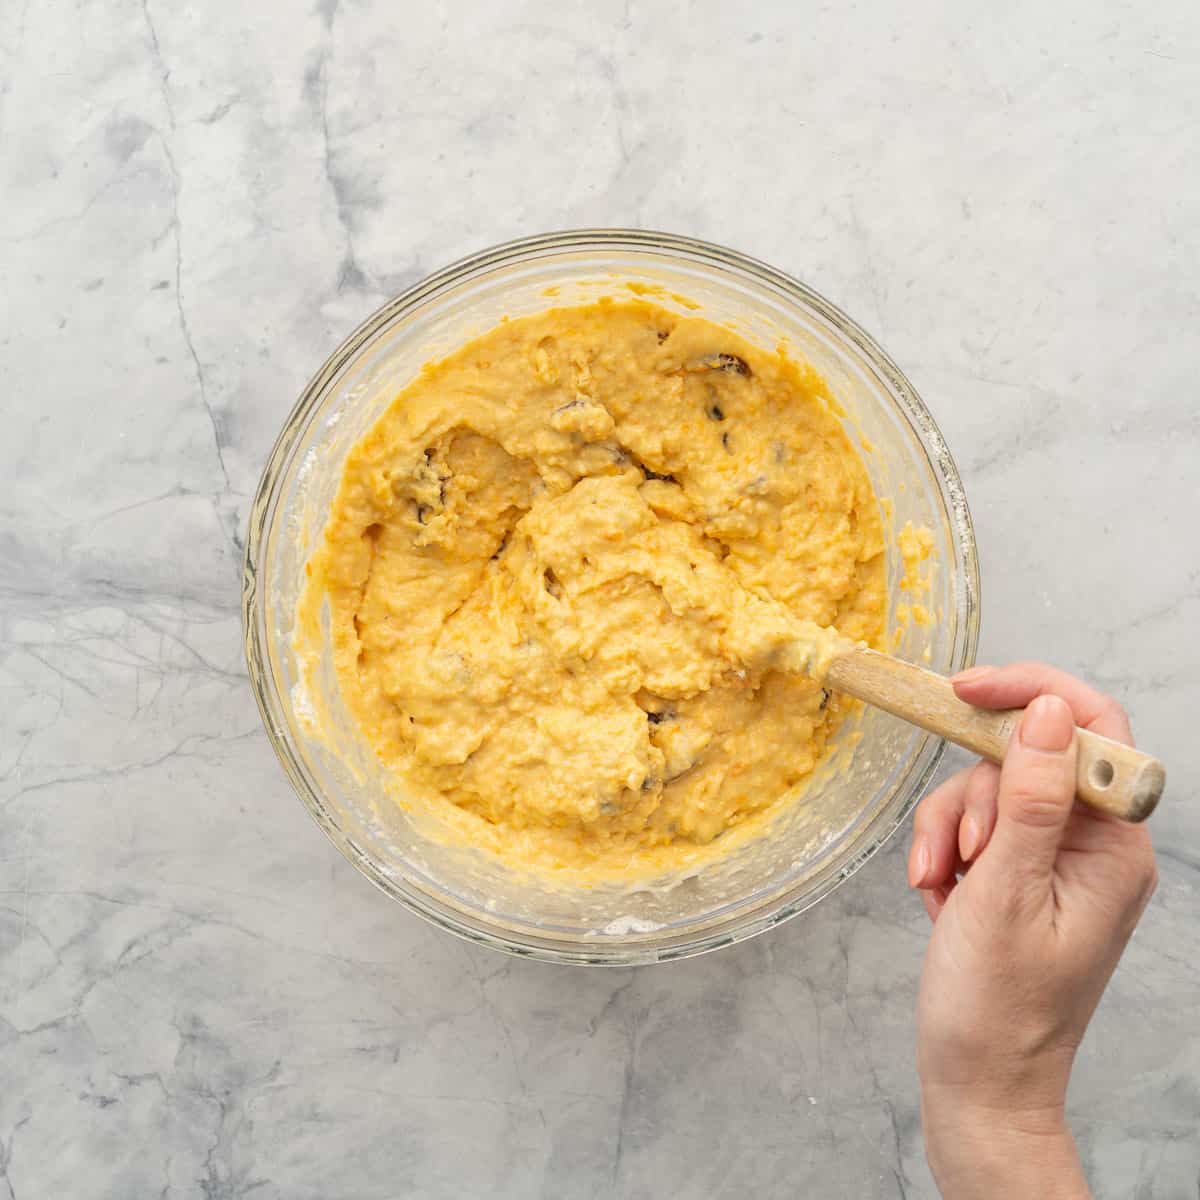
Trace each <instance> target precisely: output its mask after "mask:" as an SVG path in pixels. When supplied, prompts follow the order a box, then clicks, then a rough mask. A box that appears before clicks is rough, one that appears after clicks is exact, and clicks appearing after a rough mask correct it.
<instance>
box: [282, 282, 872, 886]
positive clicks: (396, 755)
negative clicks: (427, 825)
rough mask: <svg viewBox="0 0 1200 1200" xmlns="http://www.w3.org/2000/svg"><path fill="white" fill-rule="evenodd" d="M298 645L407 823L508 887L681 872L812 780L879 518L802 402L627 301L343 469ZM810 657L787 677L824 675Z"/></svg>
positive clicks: (433, 389)
mask: <svg viewBox="0 0 1200 1200" xmlns="http://www.w3.org/2000/svg"><path fill="white" fill-rule="evenodd" d="M309 572H310V579H309V583H308V586H307V589H306V592H305V596H304V599H303V601H302V606H301V607H302V610H301V627H302V628H308V630H309V631H310V633H311V632H312V631H313V630H315V628H316V625H317V622H318V620H319V614H320V611H321V608H322V606H323V605H324V604H325V603H326V602H327V603H328V619H329V622H330V636H331V641H332V647H333V653H334V658H335V666H336V671H337V676H338V679H339V681H340V686H341V691H342V696H343V698H344V700H345V702H346V704H347V706H348V708H349V710H350V712H351V713H352V715H353V716H354V718H355V719H356V720H357V721H358V723H359V724H360V726H361V729H362V731H363V733H364V735H365V737H366V738H367V739H368V741H369V742H370V743H371V745H372V746H373V747H374V749H375V751H376V753H377V754H378V755H379V757H380V759H381V760H382V762H383V763H384V764H385V766H386V767H388V768H389V769H391V770H394V771H395V772H396V773H397V774H398V775H399V776H400V778H401V779H402V780H403V783H404V788H405V791H406V793H407V794H408V795H410V796H411V797H412V801H411V803H412V804H414V805H416V806H420V807H422V808H424V809H426V810H427V811H428V812H429V813H430V814H431V815H433V816H435V817H438V816H440V817H441V818H443V823H444V824H445V825H446V827H447V828H448V829H452V830H453V831H454V835H455V836H457V837H465V838H467V839H470V840H472V841H474V842H476V843H477V844H478V845H480V846H481V847H484V848H486V849H489V850H491V851H494V852H496V853H498V854H500V855H502V856H505V857H508V858H510V859H511V860H512V861H514V862H517V861H519V862H521V863H524V864H526V865H529V864H538V865H542V866H545V867H551V868H567V869H578V870H584V869H594V868H601V869H611V870H616V871H636V870H637V869H638V868H639V867H643V866H645V867H651V866H652V867H654V868H655V869H661V868H669V867H671V866H672V865H673V864H676V863H683V862H688V861H694V860H695V858H696V857H697V853H698V852H699V851H700V850H701V849H702V848H705V847H708V846H709V845H710V844H711V843H713V842H714V840H715V839H717V838H719V837H721V835H723V834H725V833H726V832H728V831H730V830H732V829H734V828H735V827H745V826H746V825H747V824H748V823H755V822H758V823H761V822H762V821H764V820H765V819H766V818H767V817H768V816H769V815H770V814H772V813H773V812H775V811H778V808H779V806H780V805H781V804H783V803H787V802H789V797H790V796H792V795H794V793H795V789H796V785H798V784H799V783H801V782H802V781H803V780H804V779H805V777H806V776H807V775H808V774H809V773H810V772H811V771H812V770H813V767H814V765H815V764H816V762H817V761H818V760H819V759H820V757H821V755H822V753H823V752H824V750H825V748H826V745H827V743H828V740H829V737H830V735H831V733H832V731H833V730H834V728H835V727H836V725H837V723H838V721H839V719H840V718H841V717H842V716H844V713H845V710H846V707H847V702H845V701H842V700H840V699H839V698H837V697H836V696H831V695H830V694H829V693H828V692H826V691H824V690H823V689H822V688H821V687H820V685H819V684H818V683H816V682H814V681H813V680H812V679H810V678H806V677H804V676H802V675H799V674H796V673H795V672H794V670H792V669H784V668H785V667H794V666H795V665H796V664H795V663H794V662H790V663H788V662H785V661H784V660H785V658H786V653H785V651H786V648H787V644H788V639H789V637H794V636H796V630H802V629H811V628H812V626H811V625H808V624H805V623H810V622H811V623H816V625H819V626H836V629H837V631H838V632H839V633H840V634H841V635H843V636H844V637H847V638H850V639H852V640H855V641H864V642H867V643H869V644H877V643H878V641H879V638H880V634H881V631H882V625H883V614H884V609H885V581H884V558H883V540H882V530H881V525H880V517H879V505H878V503H877V501H876V498H875V496H874V495H873V493H872V491H871V487H870V484H869V482H868V479H867V475H866V472H865V470H864V468H863V465H862V463H861V462H860V460H859V459H858V457H857V455H856V453H855V451H854V449H853V447H852V446H851V444H850V442H849V440H848V439H847V437H846V435H845V433H844V432H843V431H842V427H841V423H840V421H839V419H838V417H837V414H836V412H835V411H834V409H833V407H832V405H831V402H830V400H829V398H828V395H827V392H826V389H825V386H824V384H823V382H822V381H821V379H820V378H819V377H818V376H817V375H816V374H815V373H814V372H812V371H811V369H808V368H806V367H804V366H802V365H799V364H797V363H796V362H794V361H792V360H790V359H788V358H787V357H785V356H784V355H782V354H777V353H769V352H765V351H763V350H761V349H759V348H757V347H754V346H752V345H750V344H749V343H747V342H746V341H744V340H743V339H741V338H740V337H738V336H737V335H736V334H734V333H733V332H731V331H730V330H728V329H726V328H723V327H720V326H718V325H715V324H712V323H710V322H708V321H705V320H702V319H700V318H697V317H690V316H689V317H680V316H678V315H676V314H674V313H672V312H668V311H667V310H666V309H663V308H660V307H658V306H656V305H653V304H650V303H647V302H644V301H633V302H618V301H603V302H600V303H597V304H594V305H588V306H586V307H578V308H562V309H554V310H551V311H548V312H544V313H540V314H538V315H535V316H532V317H527V318H522V319H519V320H512V321H508V322H505V323H503V324H501V325H500V326H499V327H497V328H496V329H493V330H492V331H491V332H489V333H487V334H486V335H484V336H483V337H481V338H479V339H478V340H477V341H475V342H472V343H471V344H470V345H468V346H466V347H464V348H463V349H461V350H459V351H458V352H456V353H454V354H453V355H451V356H450V357H449V358H447V359H445V360H443V361H441V362H439V363H436V364H433V365H431V366H428V367H426V368H425V369H424V370H423V371H422V373H421V374H420V375H419V377H418V378H417V379H416V380H415V381H414V382H413V383H412V384H411V385H409V386H408V387H407V388H406V389H405V390H404V392H403V393H402V394H401V395H400V396H399V397H398V398H397V399H396V401H395V402H394V403H393V404H392V406H391V407H390V408H389V409H388V410H387V412H386V413H385V414H384V415H383V417H381V418H380V420H379V421H378V423H377V424H376V425H375V426H374V428H373V429H372V430H371V431H370V432H369V433H368V434H367V435H366V436H365V437H364V438H363V439H362V441H361V442H360V443H359V444H358V445H357V446H356V447H355V448H354V449H353V450H352V452H351V454H350V455H349V458H348V460H347V463H346V468H345V475H344V478H343V480H342V483H341V488H340V491H339V493H338V496H337V499H336V502H335V504H334V506H333V510H332V512H331V513H330V516H329V520H328V523H327V525H326V530H325V537H324V541H323V544H322V546H321V548H320V549H319V551H318V552H317V553H316V555H315V556H314V558H313V560H312V562H310V564H309ZM819 651H820V647H815V648H814V646H813V645H809V646H807V647H806V648H805V653H807V654H809V655H813V654H819Z"/></svg>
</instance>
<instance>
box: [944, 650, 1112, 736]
mask: <svg viewBox="0 0 1200 1200" xmlns="http://www.w3.org/2000/svg"><path fill="white" fill-rule="evenodd" d="M951 683H953V684H954V691H955V694H956V695H957V696H958V698H959V699H960V700H965V701H966V702H967V703H968V704H974V705H976V706H977V707H979V708H1024V707H1025V706H1026V705H1028V704H1029V703H1030V702H1031V701H1032V700H1034V699H1035V698H1036V697H1038V696H1060V697H1061V698H1062V699H1063V700H1065V701H1066V702H1067V704H1068V705H1069V706H1070V709H1071V713H1072V715H1073V716H1074V718H1075V724H1076V725H1079V726H1081V727H1082V728H1083V729H1088V730H1091V732H1092V733H1099V734H1102V735H1103V736H1104V737H1109V738H1112V739H1113V740H1114V741H1118V742H1124V743H1125V744H1126V745H1127V746H1132V745H1133V731H1132V730H1131V729H1130V727H1129V718H1128V717H1127V716H1126V715H1125V710H1124V709H1123V708H1122V707H1121V706H1120V704H1118V703H1117V701H1116V700H1114V699H1113V698H1112V697H1111V696H1106V695H1105V694H1104V693H1103V692H1098V691H1096V689H1095V688H1093V687H1090V686H1089V685H1088V684H1086V683H1084V682H1083V680H1082V679H1076V678H1075V676H1074V675H1068V674H1067V672H1066V671H1060V670H1058V669H1057V668H1055V667H1048V666H1046V664H1045V663H1036V662H1023V663H1011V664H1009V665H1008V666H1007V667H976V668H974V669H973V670H971V671H964V672H963V673H962V674H961V675H956V676H955V677H954V678H953V679H952V680H951Z"/></svg>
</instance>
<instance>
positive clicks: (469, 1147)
mask: <svg viewBox="0 0 1200 1200" xmlns="http://www.w3.org/2000/svg"><path fill="white" fill-rule="evenodd" d="M1198 113H1200V9H1197V6H1196V5H1195V4H1193V3H1189V2H1185V0H1169V2H1162V3H1156V4H1144V3H1134V2H1129V0H1122V2H1113V3H1106V4H1103V5H1097V4H1095V3H1092V2H1091V0H1087V2H1078V0H1073V2H1071V3H1063V2H1060V0H1054V2H1051V3H1047V2H1046V0H1040V2H1038V3H1024V2H1021V0H1017V2H1014V3H1007V4H1003V5H996V4H993V3H990V2H989V0H969V2H965V3H959V4H943V3H935V2H933V0H910V2H909V3H906V4H904V5H890V4H882V3H880V4H870V3H860V4H858V5H823V6H816V5H802V4H793V3H786V2H780V3H742V4H737V5H731V4H725V3H718V2H716V0H697V2H696V3H691V4H688V3H682V2H667V3H663V2H660V3H656V4H651V3H650V2H649V0H628V2H626V3H624V4H611V3H606V2H602V0H595V2H593V3H589V4H586V5H584V4H563V3H557V2H554V0H530V2H527V3H519V2H516V0H508V2H504V3H499V2H488V0H473V2H471V3H463V2H459V3H453V4H451V3H435V2H430V3H423V4H397V3H385V2H382V0H379V2H375V3H371V2H368V0H340V2H339V0H319V3H316V4H314V5H313V7H311V8H306V7H304V6H303V5H300V4H288V3H283V2H278V0H277V2H276V3H265V2H255V0H242V2H240V3H235V2H233V0H219V2H212V3H206V4H188V3H183V2H181V0H141V2H139V0H110V2H107V3H99V2H96V3H90V4H89V3H78V2H65V0H3V2H0V383H2V391H0V405H2V406H3V421H2V424H0V430H2V432H0V1080H2V1081H3V1083H2V1085H0V1198H3V1200H13V1198H15V1200H31V1198H34V1200H45V1198H51V1200H65V1198H73V1197H138V1198H140V1197H172V1198H174V1197H205V1198H208V1200H216V1198H218V1197H220V1198H224V1200H232V1198H233V1197H243V1196H250V1197H254V1198H255V1200H267V1198H269V1197H312V1198H321V1200H327V1198H330V1197H342V1196H346V1197H363V1198H372V1197H393V1196H420V1197H431V1198H441V1197H483V1196H503V1197H527V1196H529V1197H533V1196H542V1197H553V1198H555V1200H558V1198H574V1197H581V1198H582V1197H616V1196H623V1197H644V1198H648V1197H658V1196H675V1197H712V1196H742V1195H755V1196H781V1197H782V1196H793V1195H818V1196H821V1197H842V1196H845V1197H854V1198H860V1197H906V1198H908V1200H917V1198H918V1197H930V1196H933V1195H934V1189H933V1184H932V1181H931V1179H930V1177H929V1175H928V1172H927V1170H926V1167H925V1165H924V1160H923V1156H922V1149H921V1140H920V1130H919V1126H918V1116H917V1091H916V1085H915V1079H914V1073H913V1021H912V1008H913V998H914V987H915V983H916V979H917V974H918V970H919V966H920V957H921V951H922V946H923V944H924V940H925V936H926V928H925V918H924V915H923V913H922V912H921V910H920V906H919V904H918V903H917V901H916V900H915V899H914V898H913V897H912V896H910V895H909V894H907V892H906V890H905V888H904V884H903V846H902V845H901V843H900V842H899V841H897V842H896V843H895V844H893V846H892V847H891V848H890V850H889V852H888V853H886V854H885V855H883V856H881V857H880V858H878V859H876V860H875V861H874V862H873V863H872V864H871V865H870V866H869V867H868V868H867V869H866V870H864V871H863V872H862V873H861V874H860V875H859V876H858V877H857V878H855V879H854V880H853V882H852V883H851V884H850V885H849V886H847V887H846V888H844V889H843V890H842V891H841V892H839V893H838V894H837V895H836V896H835V897H834V898H833V899H831V900H830V901H829V902H827V903H826V904H825V905H823V906H822V907H821V908H820V909H819V910H817V911H816V912H814V913H813V914H811V915H809V916H807V917H804V918H801V919H800V920H797V921H795V922H793V923H792V924H791V925H790V926H788V927H786V928H784V929H781V930H779V931H777V932H776V933H774V934H772V935H769V936H767V937H763V938H760V939H758V940H756V941H753V942H751V943H749V944H746V945H743V946H740V947H737V948H735V949H732V950H725V951H723V952H721V953H718V954H716V955H714V956H711V957H708V958H703V959H699V960H695V961H691V962H687V963H683V964H677V965H674V966H669V967H665V968H652V969H644V970H638V971H615V972H604V971H582V970H569V969H561V968H559V969H555V968H548V967H543V966H538V965H534V964H530V963H525V962H518V961H511V960H508V959H506V958H504V957H502V956H500V955H497V954H494V953H490V952H488V951H485V950H481V949H476V948H474V947H471V946H468V945H466V944H461V943H459V942H457V941H456V940H454V939H453V938H451V937H449V936H447V935H445V934H442V933H439V932H437V931H435V930H433V929H431V928H427V927H426V926H425V925H424V924H423V923H421V922H420V921H418V920H417V919H416V918H414V917H411V916H409V915H407V914H406V913H404V912H403V911H401V910H400V909H399V908H398V907H396V906H394V905H392V904H391V903H390V902H388V901H387V900H385V899H384V898H383V897H382V896H381V895H379V894H377V893H376V892H375V891H374V890H372V888H371V887H370V886H369V885H368V884H367V883H366V882H365V881H364V880H362V879H361V878H359V877H358V876H357V875H356V874H355V873H354V871H353V870H352V869H351V868H350V867H349V866H347V865H346V863H344V862H343V861H342V860H341V859H340V858H339V857H338V855H337V854H336V852H335V851H334V850H333V849H332V847H330V846H329V845H328V844H327V843H326V842H325V840H324V838H323V837H322V836H321V834H320V833H319V832H318V830H317V829H316V827H315V826H314V825H313V824H312V823H311V821H309V819H308V818H307V816H306V815H305V814H304V812H303V810H302V809H301V808H300V806H299V804H298V803H297V802H296V800H295V799H294V798H293V796H292V795H291V794H290V792H289V790H288V787H287V785H286V783H285V781H284V778H283V775H282V773H281V772H280V770H279V769H278V768H277V766H276V763H275V761H274V759H273V756H272V754H271V751H270V748H269V747H268V745H267V741H266V738H265V736H264V735H263V733H262V732H261V730H260V727H259V722H258V718H257V715H256V712H255V708H254V704H253V701H252V699H251V697H250V693H249V689H248V687H247V685H246V681H245V677H244V672H243V666H242V658H241V650H240V634H239V627H238V610H237V606H238V578H239V560H240V554H241V544H242V536H243V529H244V522H245V516H246V511H247V506H248V499H249V497H250V495H251V493H252V490H253V488H254V485H255V482H256V478H257V474H258V471H259V469H260V467H261V465H262V462H263V460H264V457H265V455H266V452H267V450H268V447H269V446H270V443H271V441H272V439H273V437H274V435H275V431H276V429H277V427H278V425H279V423H280V421H281V419H282V417H283V415H284V414H285V412H286V411H287V410H288V408H289V407H290V405H291V404H292V402H293V399H294V398H295V396H296V395H297V393H298V391H299V389H300V388H301V386H302V385H303V383H304V382H305V380H306V378H307V377H308V376H309V374H310V373H311V372H312V371H313V370H314V368H315V367H316V366H317V365H318V363H319V362H320V361H321V360H322V359H323V358H324V356H325V355H326V353H327V352H328V351H329V350H330V349H331V348H332V347H333V346H334V345H336V343H337V342H338V341H339V339H340V338H341V337H342V336H343V335H344V334H345V333H346V332H347V331H348V330H349V329H350V328H351V327H352V326H354V325H355V324H356V323H357V322H358V321H359V320H360V319H361V318H362V317H364V316H365V315H366V314H367V313H369V312H370V311H371V310H372V309H374V308H375V307H376V306H377V305H379V304H380V303H381V302H382V301H383V300H384V299H385V298H387V297H388V296H390V295H392V294H393V293H395V292H396V291H397V290H399V289H402V288H403V287H405V286H406V285H408V284H410V283H412V282H413V281H414V280H416V279H417V278H418V277H420V276H421V275H422V274H423V273H425V272H427V271H429V270H430V269H432V268H434V267H437V266H439V265H441V264H444V263H446V262H447V261H449V260H451V259H453V258H455V257H457V256H459V255H462V254H464V253H466V252H470V251H473V250H476V249H479V248H482V247H483V246H486V245H488V244H490V243H493V242H496V241H498V240H501V239H505V238H510V237H513V236H516V235H520V234H526V233H530V232H534V231H542V230H547V229H551V228H561V227H566V226H579V225H585V224H608V225H616V224H632V225H641V226H646V227H651V228H654V227H658V228H663V229H670V230H675V231H679V232H684V233H691V234H697V235H700V236H702V237H707V238H711V239H713V240H716V241H720V242H724V243H727V244H729V245H732V246H735V247H738V248H740V249H742V250H745V251H748V252H749V253H751V254H754V255H757V256H759V257H762V258H764V259H767V260H768V261H770V262H772V263H775V264H777V265H778V266H780V267H782V268H784V269H785V270H789V271H792V272H793V273H795V274H796V275H798V276H800V277H801V278H803V279H805V280H806V281H807V282H809V283H810V284H812V285H814V286H815V287H816V288H818V289H819V290H820V291H822V292H824V293H825V294H826V295H828V296H830V297H831V298H832V299H833V300H835V301H836V302H838V303H840V304H841V305H842V306H843V307H845V308H846V309H847V310H848V311H849V312H850V313H852V314H853V315H855V316H856V317H858V318H859V319H860V320H861V321H862V322H863V323H864V324H865V325H866V326H867V327H868V328H870V329H871V330H872V331H873V332H875V333H876V334H877V335H878V336H879V337H880V338H881V339H882V341H883V343H884V344H885V345H886V346H887V347H888V348H889V349H890V350H891V352H892V353H893V354H894V355H895V357H896V358H897V359H898V360H899V361H900V362H901V363H902V364H903V365H904V367H905V368H906V369H907V370H908V371H909V373H910V374H911V376H912V377H913V379H914V381H915V382H916V383H917V385H918V387H919V388H921V390H922V391H923V393H924V395H925V397H926V399H927V401H928V403H929V405H930V407H931V408H932V409H933V411H934V413H935V414H936V416H937V418H938V420H939V421H940V422H941V424H942V427H943V429H944V430H945V432H946V434H947V437H948V439H949V441H950V444H951V446H952V447H953V448H954V450H955V452H956V454H957V456H958V460H959V463H960V465H961V467H962V469H963V474H964V476H965V479H966V484H967V489H968V495H969V497H970V499H971V501H972V505H973V508H974V513H975V517H976V521H977V524H978V532H979V541H980V545H981V550H982V557H983V566H984V573H985V580H984V585H985V586H984V599H985V619H984V636H983V649H984V657H985V658H986V659H989V660H993V661H994V660H1001V659H1008V658H1011V657H1014V656H1036V657H1043V658H1046V659H1049V660H1052V661H1054V662H1057V663H1060V664H1062V665H1063V666H1066V667H1068V668H1071V669H1073V670H1076V671H1079V672H1082V673H1083V674H1085V675H1087V676H1089V677H1091V678H1093V679H1095V680H1097V681H1099V682H1100V683H1101V684H1103V685H1105V686H1106V687H1107V688H1109V689H1111V690H1112V691H1114V692H1115V693H1116V694H1117V695H1118V696H1120V698H1121V699H1122V700H1123V701H1124V702H1125V703H1126V705H1127V706H1128V707H1129V709H1130V710H1131V712H1132V714H1133V717H1134V721H1135V724H1136V727H1137V729H1138V731H1139V732H1140V734H1141V735H1142V738H1143V742H1144V744H1145V745H1146V746H1147V747H1149V748H1151V749H1152V750H1154V751H1156V752H1158V753H1160V754H1161V755H1162V756H1163V757H1164V758H1166V760H1167V761H1168V763H1169V766H1170V771H1171V782H1170V787H1169V792H1168V795H1167V797H1166V800H1165V802H1164V804H1163V807H1162V809H1161V811H1160V812H1159V813H1158V814H1157V815H1156V816H1155V818H1154V822H1153V828H1154V833H1155V838H1156V841H1157V843H1158V846H1159V851H1160V855H1161V860H1162V861H1161V865H1162V884H1161V887H1160V890H1159V893H1158V896H1157V898H1156V899H1155V901H1154V903H1153V906H1152V908H1151V909H1150V911H1149V913H1148V915H1147V917H1146V920H1145V922H1144V925H1143V927H1142V929H1141V930H1140V931H1139V933H1138V935H1137V938H1136V940H1135V942H1134V945H1133V946H1132V948H1131V950H1130V951H1129V953H1128V954H1127V955H1126V959H1125V962H1124V964H1123V966H1122V968H1121V970H1120V971H1119V973H1118V976H1117V978H1116V981H1115V982H1114V984H1113V986H1112V988H1111V991H1110V993H1109V995H1108V997H1107V999H1106V1001H1105V1003H1104V1005H1103V1007H1102V1008H1101V1010H1100V1012H1099V1014H1098V1016H1097V1018H1096V1021H1095V1024H1094V1027H1093V1031H1092V1033H1091V1035H1090V1037H1089V1040H1088V1042H1087V1044H1086V1046H1085V1048H1084V1052H1083V1054H1082V1057H1081V1060H1080V1062H1079V1066H1078V1069H1077V1072H1076V1079H1075V1083H1074V1087H1073V1091H1072V1111H1073V1115H1074V1120H1075V1124H1076V1128H1077V1130H1078V1133H1079V1137H1080V1140H1081V1143H1082V1147H1083V1152H1084V1155H1085V1157H1086V1160H1087V1163H1088V1167H1089V1170H1090V1172H1091V1176H1092V1179H1093V1182H1094V1185H1095V1189H1096V1192H1097V1195H1098V1196H1100V1197H1112V1198H1116V1197H1130V1196H1136V1197H1139V1198H1141V1200H1149V1198H1157V1197H1194V1196H1196V1195H1197V1186H1198V1176H1200V1144H1198V1140H1197V1129H1198V1126H1200V1015H1198V1013H1200V986H1198V985H1200V968H1198V966H1197V963H1198V961H1200V923H1198V922H1200V905H1198V904H1197V881H1198V879H1200V875H1198V872H1200V816H1198V815H1197V811H1198V810H1197V807H1196V804H1195V800H1194V796H1195V792H1196V788H1197V785H1198V784H1200V778H1198V775H1197V767H1196V753H1195V747H1196V735H1195V731H1194V722H1195V717H1196V712H1197V710H1198V709H1200V686H1198V684H1197V676H1198V674H1200V652H1198V651H1197V639H1196V634H1197V623H1198V622H1200V554H1198V548H1200V539H1198V537H1197V532H1196V524H1195V522H1196V519H1197V512H1196V510H1197V500H1198V498H1200V486H1198V485H1200V466H1198V464H1200V416H1198V414H1200V400H1198V399H1197V389H1196V373H1197V358H1198V355H1197V350H1198V345H1200V343H1198V340H1197V332H1196V331H1197V328H1198V324H1200V157H1198V154H1197V114H1198Z"/></svg>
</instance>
